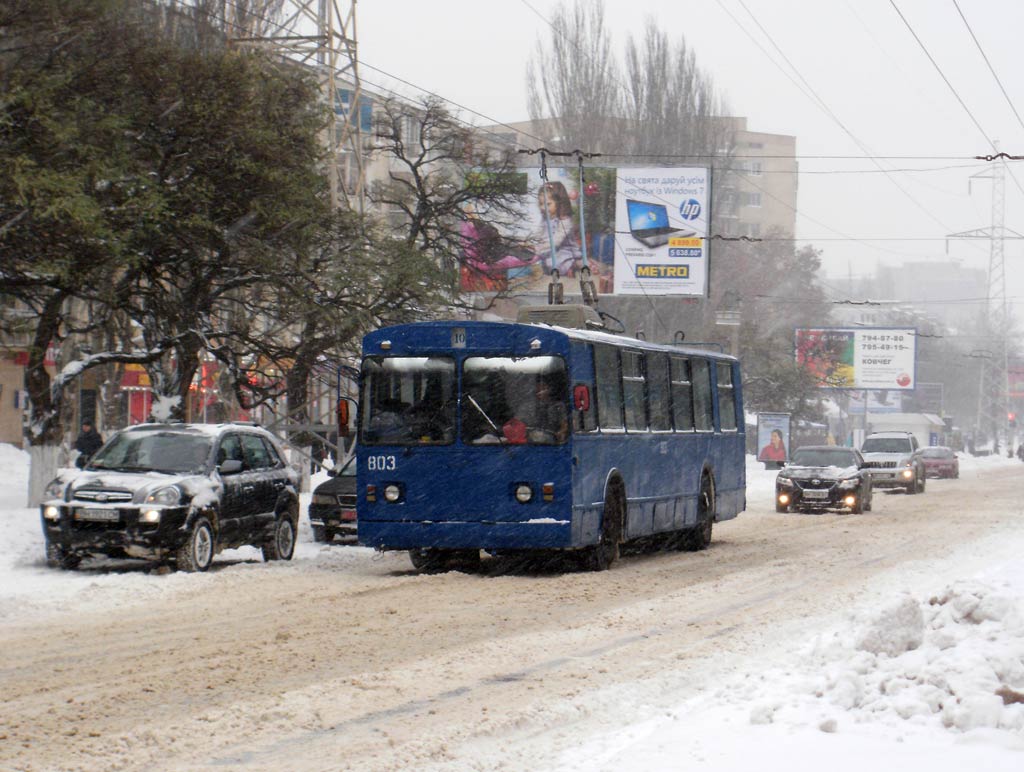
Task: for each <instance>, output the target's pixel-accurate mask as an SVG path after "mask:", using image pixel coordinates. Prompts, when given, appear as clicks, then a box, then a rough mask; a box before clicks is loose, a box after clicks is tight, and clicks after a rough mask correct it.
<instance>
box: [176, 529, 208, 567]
mask: <svg viewBox="0 0 1024 772" xmlns="http://www.w3.org/2000/svg"><path fill="white" fill-rule="evenodd" d="M215 544H216V543H215V541H214V536H213V526H212V525H210V521H209V520H207V519H206V518H205V517H197V518H196V521H195V522H194V523H193V524H192V530H191V531H189V534H188V539H186V540H185V543H184V544H182V545H181V546H180V547H178V553H177V563H178V570H179V571H205V570H206V569H208V568H209V567H210V564H211V563H213V553H214V551H215Z"/></svg>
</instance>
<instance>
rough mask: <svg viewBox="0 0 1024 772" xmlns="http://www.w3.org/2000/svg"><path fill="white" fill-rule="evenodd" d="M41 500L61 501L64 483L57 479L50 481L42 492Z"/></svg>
mask: <svg viewBox="0 0 1024 772" xmlns="http://www.w3.org/2000/svg"><path fill="white" fill-rule="evenodd" d="M43 498H47V499H61V498H64V481H63V480H61V479H60V478H59V477H58V478H57V479H56V480H51V481H50V484H49V485H47V486H46V489H45V490H44V491H43Z"/></svg>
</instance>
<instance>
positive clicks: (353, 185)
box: [229, 0, 366, 214]
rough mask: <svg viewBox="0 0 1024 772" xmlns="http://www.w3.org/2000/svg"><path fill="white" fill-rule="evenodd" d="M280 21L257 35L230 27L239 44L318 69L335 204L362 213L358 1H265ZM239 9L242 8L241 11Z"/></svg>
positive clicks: (267, 23)
mask: <svg viewBox="0 0 1024 772" xmlns="http://www.w3.org/2000/svg"><path fill="white" fill-rule="evenodd" d="M263 5H264V7H265V8H267V9H272V10H273V11H274V16H275V18H276V19H277V20H276V21H268V20H267V19H266V18H265V17H261V19H262V23H261V25H260V26H259V27H258V28H257V29H255V30H252V29H250V30H248V31H242V32H238V30H239V29H240V27H239V26H237V25H232V26H231V27H229V33H230V32H231V31H232V30H235V31H236V34H232V35H231V40H232V42H234V43H240V44H244V45H251V46H258V47H260V48H262V49H264V50H269V51H271V52H273V53H276V54H278V55H280V56H282V57H285V58H287V59H289V60H291V61H294V62H297V63H299V64H301V65H303V66H306V67H310V68H313V69H314V70H315V71H316V73H317V77H318V79H319V82H320V86H321V89H322V92H323V95H324V101H325V102H326V103H327V104H328V105H330V106H331V108H332V109H331V110H330V124H329V126H328V128H327V130H326V131H325V132H324V143H325V145H326V146H327V150H328V158H329V161H328V163H329V164H330V174H329V175H328V176H329V180H330V191H331V204H332V205H334V206H338V205H340V204H343V203H344V204H347V205H348V206H349V207H350V208H351V209H354V210H355V211H356V212H358V213H359V214H362V213H363V209H364V205H365V198H364V188H365V186H366V172H365V169H364V163H363V160H364V158H363V139H362V133H361V130H360V129H361V126H360V124H361V120H360V109H361V108H360V105H361V101H362V87H361V85H360V80H359V67H358V58H357V56H356V52H357V44H356V0H266V2H264V3H263ZM236 7H239V6H236Z"/></svg>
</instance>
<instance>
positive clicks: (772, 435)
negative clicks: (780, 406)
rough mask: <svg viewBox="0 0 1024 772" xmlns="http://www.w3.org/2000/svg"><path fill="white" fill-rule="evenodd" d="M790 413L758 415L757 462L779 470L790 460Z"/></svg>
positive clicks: (767, 467)
mask: <svg viewBox="0 0 1024 772" xmlns="http://www.w3.org/2000/svg"><path fill="white" fill-rule="evenodd" d="M789 421H790V414H789V413H758V414H757V460H758V461H762V462H764V465H765V468H766V469H778V468H779V467H781V466H782V464H784V463H785V462H786V461H788V460H789Z"/></svg>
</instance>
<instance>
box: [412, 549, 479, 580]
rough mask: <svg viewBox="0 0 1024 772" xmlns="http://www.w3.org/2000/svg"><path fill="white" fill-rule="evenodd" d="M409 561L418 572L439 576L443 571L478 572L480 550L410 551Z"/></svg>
mask: <svg viewBox="0 0 1024 772" xmlns="http://www.w3.org/2000/svg"><path fill="white" fill-rule="evenodd" d="M409 560H411V561H412V566H413V568H415V569H416V570H417V571H422V572H423V573H425V574H437V573H441V572H442V571H476V570H478V569H479V568H480V550H438V549H415V550H409Z"/></svg>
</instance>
